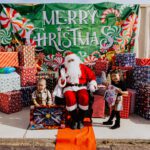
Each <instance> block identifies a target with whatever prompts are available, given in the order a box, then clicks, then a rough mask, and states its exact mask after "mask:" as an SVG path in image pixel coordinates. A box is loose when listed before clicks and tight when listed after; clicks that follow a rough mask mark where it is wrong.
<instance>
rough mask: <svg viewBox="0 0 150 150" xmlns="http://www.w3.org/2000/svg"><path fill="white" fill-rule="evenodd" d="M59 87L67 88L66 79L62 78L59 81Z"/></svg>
mask: <svg viewBox="0 0 150 150" xmlns="http://www.w3.org/2000/svg"><path fill="white" fill-rule="evenodd" d="M61 80H64V84H62V83H61ZM58 85H59V86H60V87H65V86H66V79H62V78H60V79H59V80H58Z"/></svg>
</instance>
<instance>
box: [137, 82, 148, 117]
mask: <svg viewBox="0 0 150 150" xmlns="http://www.w3.org/2000/svg"><path fill="white" fill-rule="evenodd" d="M135 88H136V105H135V112H136V113H137V114H138V115H140V116H142V117H144V118H145V119H150V111H148V110H149V109H150V83H146V82H141V81H139V82H136V84H135Z"/></svg>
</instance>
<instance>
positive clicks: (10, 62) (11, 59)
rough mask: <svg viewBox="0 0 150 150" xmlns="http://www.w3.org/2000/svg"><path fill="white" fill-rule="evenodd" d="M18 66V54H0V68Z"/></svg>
mask: <svg viewBox="0 0 150 150" xmlns="http://www.w3.org/2000/svg"><path fill="white" fill-rule="evenodd" d="M18 66H19V63H18V52H0V68H3V67H18Z"/></svg>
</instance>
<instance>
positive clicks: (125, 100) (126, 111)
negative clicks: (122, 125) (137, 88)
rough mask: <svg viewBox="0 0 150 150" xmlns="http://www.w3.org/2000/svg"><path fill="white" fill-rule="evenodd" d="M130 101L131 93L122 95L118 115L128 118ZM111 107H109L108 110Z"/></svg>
mask: <svg viewBox="0 0 150 150" xmlns="http://www.w3.org/2000/svg"><path fill="white" fill-rule="evenodd" d="M130 102H131V93H129V94H128V95H127V96H123V110H122V111H120V117H121V118H124V119H127V118H129V114H130ZM111 111H112V109H111V108H110V112H111Z"/></svg>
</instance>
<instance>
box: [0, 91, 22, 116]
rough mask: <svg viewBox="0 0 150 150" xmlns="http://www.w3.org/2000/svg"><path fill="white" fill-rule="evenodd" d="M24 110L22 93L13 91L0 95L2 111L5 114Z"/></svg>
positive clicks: (0, 109)
mask: <svg viewBox="0 0 150 150" xmlns="http://www.w3.org/2000/svg"><path fill="white" fill-rule="evenodd" d="M21 109H22V104H21V92H20V91H13V92H7V93H0V111H2V112H4V113H8V114H10V113H14V112H18V111H20V110H21Z"/></svg>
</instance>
